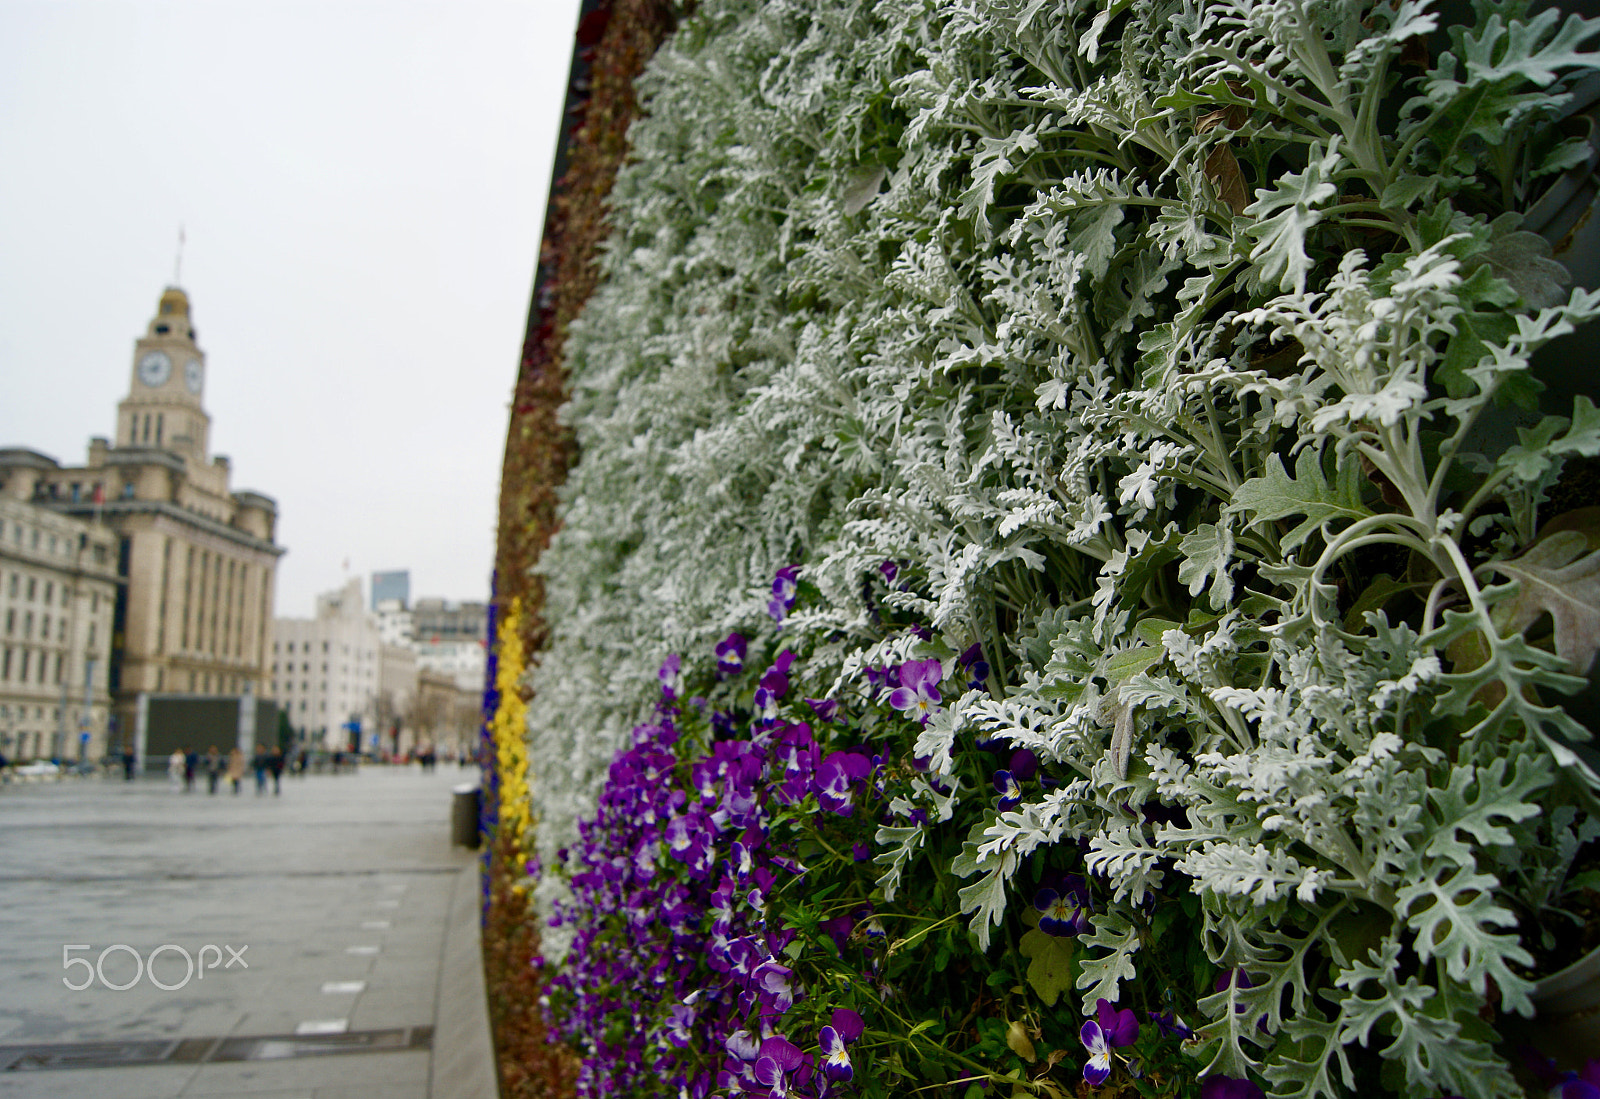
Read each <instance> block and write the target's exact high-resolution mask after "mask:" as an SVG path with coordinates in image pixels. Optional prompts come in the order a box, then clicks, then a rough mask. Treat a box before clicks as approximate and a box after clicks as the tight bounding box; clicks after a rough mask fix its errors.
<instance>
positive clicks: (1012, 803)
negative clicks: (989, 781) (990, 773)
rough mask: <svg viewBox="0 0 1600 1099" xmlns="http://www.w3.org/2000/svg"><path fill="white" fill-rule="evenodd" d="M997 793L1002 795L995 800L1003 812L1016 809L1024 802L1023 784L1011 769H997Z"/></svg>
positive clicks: (995, 781)
mask: <svg viewBox="0 0 1600 1099" xmlns="http://www.w3.org/2000/svg"><path fill="white" fill-rule="evenodd" d="M994 789H995V793H997V794H999V795H1000V797H999V798H998V799H997V800H996V801H995V808H997V809H999V810H1000V811H1001V812H1002V813H1004V812H1006V811H1007V810H1008V809H1015V808H1016V807H1017V806H1018V805H1020V804H1022V786H1021V785H1020V784H1019V783H1018V782H1017V778H1016V776H1015V775H1013V774H1012V773H1011V772H1010V771H996V772H995V773H994Z"/></svg>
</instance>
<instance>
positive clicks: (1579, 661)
mask: <svg viewBox="0 0 1600 1099" xmlns="http://www.w3.org/2000/svg"><path fill="white" fill-rule="evenodd" d="M1586 548H1587V539H1586V537H1585V535H1584V534H1583V533H1581V532H1579V531H1576V530H1562V531H1559V532H1557V533H1556V534H1552V535H1550V536H1549V537H1548V538H1543V539H1540V540H1539V541H1538V542H1535V543H1534V544H1533V546H1532V547H1530V548H1529V549H1528V552H1526V553H1524V554H1523V555H1522V556H1521V557H1517V558H1513V559H1512V560H1510V561H1496V562H1494V564H1493V567H1494V568H1495V569H1496V570H1497V571H1499V572H1502V573H1504V574H1505V575H1506V576H1509V577H1511V578H1512V579H1513V580H1516V581H1518V582H1519V583H1520V585H1521V587H1520V589H1519V590H1518V591H1517V594H1516V595H1515V596H1514V597H1513V598H1512V599H1511V600H1510V601H1509V602H1506V603H1502V604H1501V605H1500V606H1499V607H1497V608H1496V613H1495V617H1496V619H1497V622H1496V625H1497V626H1498V627H1499V628H1500V629H1501V631H1502V632H1512V633H1521V632H1522V631H1523V630H1525V629H1527V628H1528V627H1529V626H1531V625H1532V624H1533V623H1534V622H1535V621H1537V620H1538V618H1539V617H1540V616H1541V615H1543V614H1549V616H1550V621H1551V624H1552V626H1553V627H1554V630H1555V647H1556V655H1557V656H1560V657H1563V658H1564V659H1565V660H1566V661H1567V662H1568V663H1569V664H1571V666H1572V669H1573V670H1574V671H1575V672H1577V673H1578V674H1580V675H1582V674H1584V673H1586V672H1588V670H1589V668H1590V666H1591V665H1592V664H1593V663H1594V657H1595V653H1596V652H1600V550H1597V551H1596V552H1594V553H1589V554H1585V553H1584V550H1585V549H1586Z"/></svg>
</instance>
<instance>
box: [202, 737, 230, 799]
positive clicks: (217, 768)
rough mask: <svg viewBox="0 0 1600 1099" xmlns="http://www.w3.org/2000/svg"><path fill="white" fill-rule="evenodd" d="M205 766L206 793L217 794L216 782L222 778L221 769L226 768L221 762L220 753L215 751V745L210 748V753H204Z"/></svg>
mask: <svg viewBox="0 0 1600 1099" xmlns="http://www.w3.org/2000/svg"><path fill="white" fill-rule="evenodd" d="M205 766H206V793H208V794H214V793H216V792H217V780H218V779H220V778H221V777H222V769H223V767H224V766H226V764H224V763H223V761H222V753H221V752H219V751H217V746H216V745H215V744H213V745H212V746H211V749H210V751H208V752H206V758H205Z"/></svg>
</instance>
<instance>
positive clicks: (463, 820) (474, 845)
mask: <svg viewBox="0 0 1600 1099" xmlns="http://www.w3.org/2000/svg"><path fill="white" fill-rule="evenodd" d="M453 793H454V796H453V798H452V800H451V803H450V843H451V845H452V846H458V847H465V848H467V849H468V850H469V851H476V850H477V849H478V812H479V807H480V805H481V803H482V798H483V791H482V790H480V789H479V788H478V787H476V786H473V785H472V784H471V783H466V784H463V785H461V786H457V787H455V788H454V791H453Z"/></svg>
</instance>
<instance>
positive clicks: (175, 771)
mask: <svg viewBox="0 0 1600 1099" xmlns="http://www.w3.org/2000/svg"><path fill="white" fill-rule="evenodd" d="M187 759H188V757H187V756H185V755H184V752H183V749H182V748H174V749H172V754H171V755H170V756H168V757H167V785H168V786H171V787H172V792H173V793H174V794H176V793H177V792H178V791H179V790H180V789H182V788H183V772H184V770H185V765H186V762H187Z"/></svg>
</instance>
